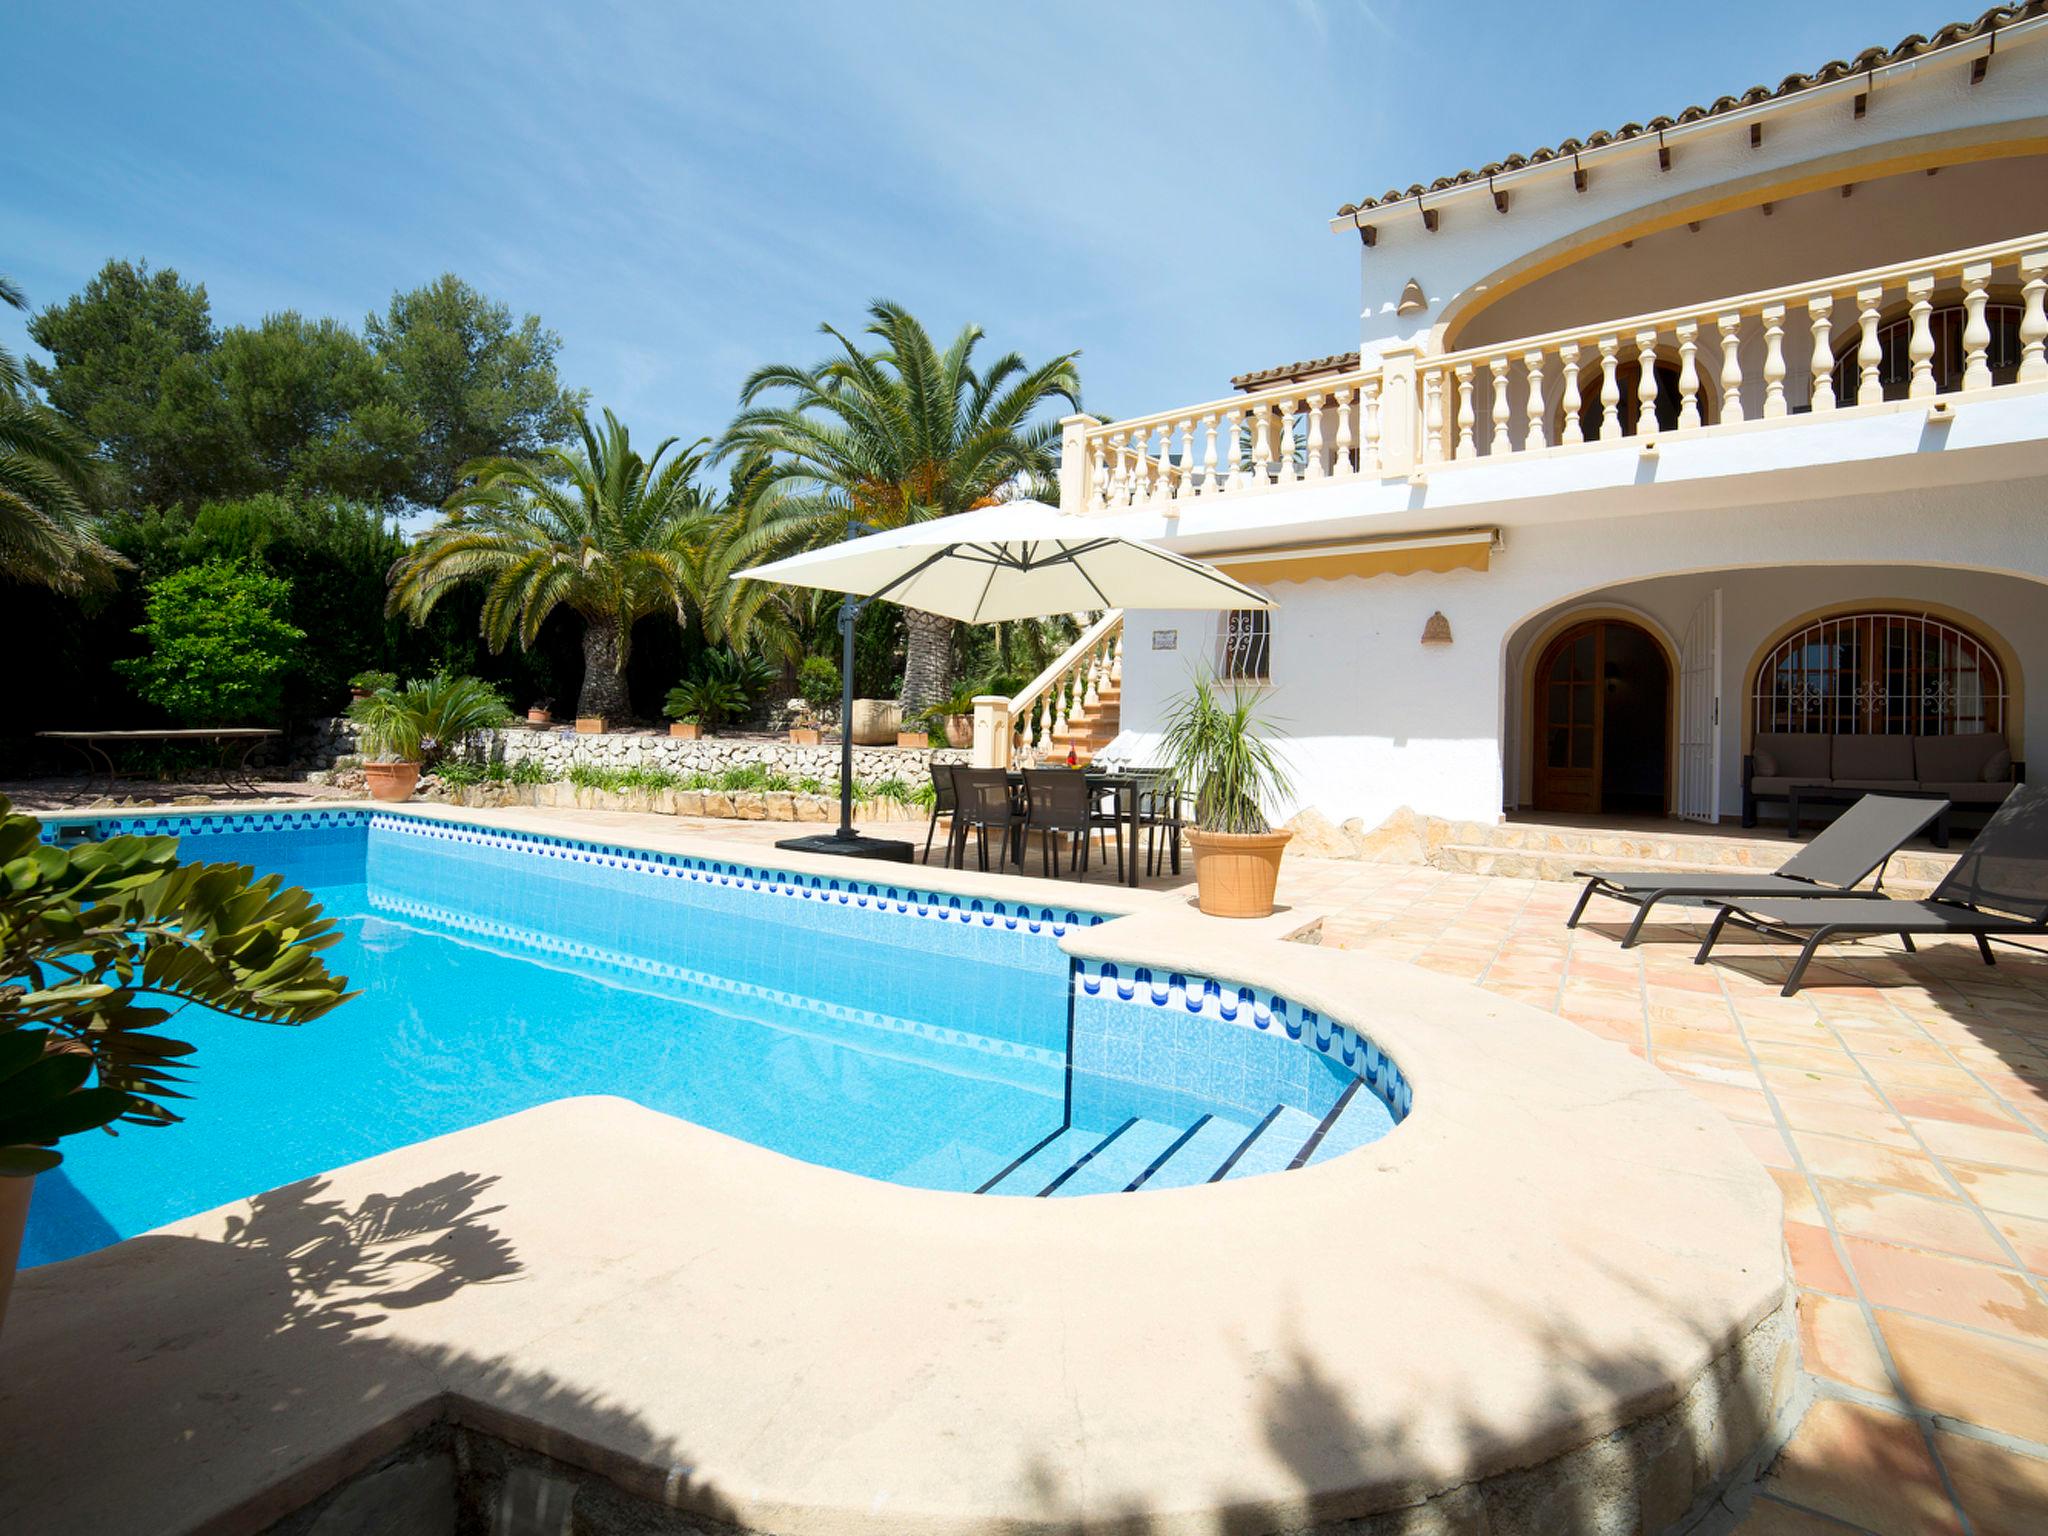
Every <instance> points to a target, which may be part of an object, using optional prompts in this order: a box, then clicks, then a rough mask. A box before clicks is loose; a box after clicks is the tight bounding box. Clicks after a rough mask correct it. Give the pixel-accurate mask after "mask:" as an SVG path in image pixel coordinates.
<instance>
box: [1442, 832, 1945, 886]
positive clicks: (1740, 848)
mask: <svg viewBox="0 0 2048 1536" xmlns="http://www.w3.org/2000/svg"><path fill="white" fill-rule="evenodd" d="M1448 831H1449V836H1448V837H1447V838H1446V839H1445V841H1447V842H1450V843H1456V844H1460V845H1463V846H1466V847H1473V848H1494V849H1500V850H1515V851H1520V852H1526V853H1565V854H1580V855H1585V856H1588V857H1599V858H1609V859H1612V858H1645V859H1661V860H1667V861H1670V862H1672V864H1673V867H1675V868H1677V867H1682V868H1695V869H1756V870H1773V869H1776V868H1777V867H1778V866H1779V865H1780V864H1782V863H1784V862H1785V861H1786V860H1787V859H1789V858H1791V857H1792V856H1793V854H1795V853H1797V852H1798V851H1799V849H1800V848H1802V847H1803V846H1805V840H1804V839H1793V838H1788V837H1786V836H1784V834H1783V833H1774V834H1764V835H1760V836H1753V837H1737V836H1717V835H1712V834H1706V833H1688V832H1685V831H1682V830H1679V829H1678V828H1677V827H1676V826H1674V827H1672V828H1671V829H1669V830H1667V829H1664V828H1661V827H1660V828H1641V827H1637V828H1627V827H1571V826H1558V825H1553V824H1550V823H1545V822H1515V821H1509V822H1501V823H1498V824H1495V825H1487V824H1485V823H1481V822H1470V821H1465V822H1455V823H1451V824H1449V827H1448ZM1914 861H1918V864H1919V866H1920V867H1922V868H1924V869H1926V870H1930V871H1933V874H1932V876H1931V878H1934V879H1939V878H1940V874H1941V871H1944V870H1946V869H1947V868H1948V866H1949V865H1950V864H1952V863H1954V862H1955V853H1954V851H1953V850H1943V849H1938V848H1934V847H1932V846H1929V845H1924V844H1922V845H1916V846H1912V847H1908V848H1906V849H1904V850H1902V851H1901V852H1900V853H1899V854H1898V855H1897V856H1896V857H1895V858H1894V859H1893V861H1892V862H1893V867H1894V868H1899V867H1903V866H1904V865H1906V864H1908V863H1912V862H1914Z"/></svg>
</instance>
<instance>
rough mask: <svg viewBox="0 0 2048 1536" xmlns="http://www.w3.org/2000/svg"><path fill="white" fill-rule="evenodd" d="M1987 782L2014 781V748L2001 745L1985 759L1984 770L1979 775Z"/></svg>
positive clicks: (2001, 782) (2004, 782) (2007, 782)
mask: <svg viewBox="0 0 2048 1536" xmlns="http://www.w3.org/2000/svg"><path fill="white" fill-rule="evenodd" d="M1977 777H1978V778H1980V779H1982V780H1983V781H1984V782H1985V783H1986V784H2010V783H2011V782H2012V749H2011V748H2010V747H2000V748H1999V749H1998V750H1997V751H1996V752H1994V753H1992V754H1991V755H1990V756H1989V757H1987V758H1985V759H1984V771H1983V772H1982V773H1980V774H1978V775H1977Z"/></svg>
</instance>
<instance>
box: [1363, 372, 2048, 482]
mask: <svg viewBox="0 0 2048 1536" xmlns="http://www.w3.org/2000/svg"><path fill="white" fill-rule="evenodd" d="M2036 350H2039V349H2038V348H2037V349H2036ZM1358 410H1359V415H1360V416H1361V417H1363V418H1364V423H1363V425H1362V426H1361V427H1360V428H1359V430H1360V432H1361V433H1362V434H1363V444H1362V446H1361V448H1360V450H1359V455H1358V467H1359V468H1360V469H1361V470H1363V471H1365V472H1366V473H1367V474H1373V473H1376V472H1377V471H1378V470H1379V467H1380V381H1379V380H1378V379H1367V380H1366V381H1365V387H1364V388H1363V389H1362V390H1361V391H1360V392H1359V408H1358Z"/></svg>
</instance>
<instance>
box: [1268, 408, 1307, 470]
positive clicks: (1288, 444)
mask: <svg viewBox="0 0 2048 1536" xmlns="http://www.w3.org/2000/svg"><path fill="white" fill-rule="evenodd" d="M1300 403H1301V402H1300V401H1299V400H1297V399H1295V397H1294V396H1292V395H1288V396H1286V397H1285V398H1284V399H1282V400H1281V402H1280V429H1279V431H1278V433H1277V434H1275V438H1274V442H1273V468H1274V470H1275V472H1276V476H1275V477H1276V478H1277V479H1278V480H1279V481H1280V483H1281V484H1282V485H1291V484H1292V483H1293V482H1294V477H1295V473H1296V471H1295V467H1294V418H1295V417H1296V416H1297V415H1299V414H1300V412H1299V411H1298V410H1297V409H1296V407H1298V406H1299V405H1300Z"/></svg>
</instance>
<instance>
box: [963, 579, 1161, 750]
mask: <svg viewBox="0 0 2048 1536" xmlns="http://www.w3.org/2000/svg"><path fill="white" fill-rule="evenodd" d="M1123 658H1124V614H1123V610H1122V609H1121V608H1112V609H1110V610H1109V612H1107V613H1105V614H1103V615H1102V617H1101V618H1099V619H1097V620H1096V621H1095V622H1094V623H1093V624H1090V625H1089V626H1088V627H1087V629H1085V630H1083V631H1082V632H1081V638H1080V639H1078V640H1076V641H1075V642H1074V643H1073V644H1072V645H1070V646H1068V647H1067V648H1066V649H1065V650H1064V651H1062V652H1061V653H1060V654H1059V656H1058V658H1057V659H1056V660H1054V662H1053V663H1052V665H1051V666H1049V667H1047V668H1046V669H1045V670H1044V671H1043V672H1041V673H1039V674H1038V676H1036V677H1034V678H1033V679H1032V680H1031V681H1030V682H1029V683H1027V684H1025V685H1024V687H1023V689H1022V690H1021V691H1020V692H1019V693H1018V694H1017V695H1016V697H1014V698H1004V697H1003V696H1002V695H1000V694H994V695H986V696H983V697H981V698H977V699H976V700H975V701H974V762H975V766H976V767H979V768H1008V767H1010V766H1011V765H1012V764H1013V763H1016V762H1018V761H1020V760H1022V759H1024V758H1027V757H1032V756H1044V755H1046V754H1048V753H1050V752H1051V751H1052V749H1053V743H1054V739H1055V738H1056V737H1057V736H1058V735H1059V734H1060V733H1061V732H1063V731H1065V730H1067V729H1068V728H1069V727H1070V726H1071V725H1072V724H1073V719H1074V716H1076V715H1078V714H1081V713H1083V712H1084V711H1086V710H1089V709H1093V708H1094V707H1095V706H1096V705H1097V704H1099V703H1100V702H1101V699H1102V690H1103V689H1104V688H1108V687H1114V686H1115V685H1116V684H1118V683H1119V682H1121V681H1122V679H1123V664H1124V662H1123Z"/></svg>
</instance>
